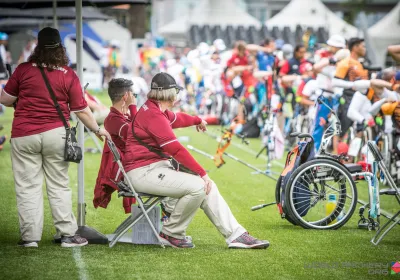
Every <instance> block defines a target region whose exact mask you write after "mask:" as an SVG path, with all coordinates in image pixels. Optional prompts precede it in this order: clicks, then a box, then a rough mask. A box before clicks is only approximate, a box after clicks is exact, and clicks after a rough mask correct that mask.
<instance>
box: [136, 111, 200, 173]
mask: <svg viewBox="0 0 400 280" xmlns="http://www.w3.org/2000/svg"><path fill="white" fill-rule="evenodd" d="M135 119H136V116H135V118H134V119H133V120H132V134H133V137H135V139H136V141H138V142H139V144H140V145H142V146H144V147H146V148H147V149H148V150H149V151H150V152H153V153H155V154H157V155H159V156H160V157H162V158H165V159H168V160H169V161H170V162H171V164H172V167H173V168H174V169H175V170H176V171H182V172H185V173H189V174H192V175H196V176H198V175H199V174H197V173H195V172H193V171H192V170H190V169H189V168H187V167H186V166H184V165H182V164H180V163H179V162H178V161H177V160H176V159H174V158H173V157H172V156H169V155H166V154H164V153H163V152H162V151H161V150H160V149H157V148H155V147H152V146H150V145H148V144H146V143H144V142H143V141H142V140H141V139H140V138H139V137H137V135H136V134H135V131H134V126H135V125H134V122H135Z"/></svg>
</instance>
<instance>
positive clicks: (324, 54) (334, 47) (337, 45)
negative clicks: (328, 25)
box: [314, 34, 346, 62]
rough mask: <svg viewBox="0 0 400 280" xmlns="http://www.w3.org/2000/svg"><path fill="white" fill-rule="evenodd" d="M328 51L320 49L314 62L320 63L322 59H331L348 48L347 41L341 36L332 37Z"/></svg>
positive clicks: (328, 42) (329, 40)
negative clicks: (341, 50)
mask: <svg viewBox="0 0 400 280" xmlns="http://www.w3.org/2000/svg"><path fill="white" fill-rule="evenodd" d="M326 44H327V45H328V46H327V48H326V49H320V50H318V51H316V52H315V55H314V61H315V62H319V61H320V60H321V59H322V58H331V57H332V56H333V55H334V54H335V53H336V52H337V51H339V50H340V49H345V48H346V40H345V39H344V38H343V37H342V36H340V35H337V34H335V35H332V36H331V37H330V38H329V39H328V41H326Z"/></svg>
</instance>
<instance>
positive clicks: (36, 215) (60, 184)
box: [11, 127, 77, 241]
mask: <svg viewBox="0 0 400 280" xmlns="http://www.w3.org/2000/svg"><path fill="white" fill-rule="evenodd" d="M64 145H65V128H64V127H59V128H56V129H52V130H50V131H46V132H43V133H39V134H35V135H30V136H25V137H18V138H12V139H11V148H12V150H11V160H12V168H13V172H14V180H15V192H16V195H17V207H18V215H19V226H20V231H21V238H22V240H24V241H40V240H41V237H42V230H43V191H42V187H43V178H44V177H45V179H46V190H47V196H48V198H49V202H50V208H51V213H52V216H53V221H54V225H55V227H56V230H57V236H73V235H74V234H75V232H76V230H77V224H76V220H75V217H74V214H73V213H72V199H71V189H70V188H69V178H68V166H69V163H68V162H65V161H64Z"/></svg>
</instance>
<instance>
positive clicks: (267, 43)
mask: <svg viewBox="0 0 400 280" xmlns="http://www.w3.org/2000/svg"><path fill="white" fill-rule="evenodd" d="M272 41H273V40H272V39H271V38H265V39H264V41H262V42H261V45H262V46H265V45H269V44H270V43H271V42H272Z"/></svg>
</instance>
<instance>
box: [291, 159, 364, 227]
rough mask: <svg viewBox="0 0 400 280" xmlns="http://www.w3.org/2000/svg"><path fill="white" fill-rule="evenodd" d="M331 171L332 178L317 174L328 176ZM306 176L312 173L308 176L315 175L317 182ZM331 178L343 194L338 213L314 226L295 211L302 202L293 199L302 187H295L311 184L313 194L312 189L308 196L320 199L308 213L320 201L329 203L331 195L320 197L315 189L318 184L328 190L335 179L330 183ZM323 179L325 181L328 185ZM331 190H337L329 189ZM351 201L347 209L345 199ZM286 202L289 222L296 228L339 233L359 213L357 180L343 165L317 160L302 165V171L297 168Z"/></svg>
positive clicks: (318, 221) (324, 194)
mask: <svg viewBox="0 0 400 280" xmlns="http://www.w3.org/2000/svg"><path fill="white" fill-rule="evenodd" d="M324 168H325V169H324ZM320 170H322V171H320ZM324 170H325V171H324ZM329 170H330V171H331V175H330V177H329V176H325V177H322V176H319V174H318V172H322V173H324V172H326V173H327V174H328V172H329ZM307 172H309V173H308V174H311V175H312V179H314V181H312V180H310V177H308V176H309V175H308V174H307ZM310 172H315V173H310ZM334 172H335V173H334ZM322 173H321V174H322ZM314 175H315V177H314ZM302 176H307V177H302ZM331 177H332V178H334V180H336V181H335V182H336V183H335V185H336V184H338V186H339V188H340V192H339V194H340V196H339V200H338V203H337V204H336V206H335V211H332V212H331V214H329V215H328V216H326V217H324V218H322V219H319V220H317V221H315V222H310V221H307V218H306V217H305V216H302V215H301V214H302V213H300V214H299V213H298V211H297V209H296V207H298V206H295V204H299V202H296V200H295V199H296V198H295V196H294V195H293V192H294V191H295V190H298V189H299V186H298V185H297V186H296V184H297V182H300V184H302V185H303V186H304V184H303V183H305V182H307V183H306V184H308V185H311V184H312V185H313V187H314V190H313V191H310V189H309V190H308V192H309V193H310V194H311V195H314V196H315V195H316V196H318V197H319V198H318V199H316V198H314V201H315V200H317V202H316V203H315V205H312V203H310V205H312V206H310V207H309V208H308V209H311V208H312V207H314V206H316V204H317V203H318V200H319V201H323V200H326V199H327V198H326V196H327V194H328V193H325V190H324V191H322V190H321V194H317V193H316V192H315V189H316V188H315V187H316V183H315V182H317V184H318V183H320V182H322V183H321V186H323V185H328V186H329V184H326V182H327V181H329V182H330V181H331V180H332V179H329V178H331ZM305 178H307V180H305ZM324 179H326V181H325V180H324ZM301 180H303V181H301ZM308 181H312V182H308ZM341 181H342V182H341ZM301 182H303V183H301ZM343 182H344V187H343ZM347 182H348V184H349V188H350V189H351V195H352V196H351V197H350V196H349V194H348V192H347V190H346V185H347ZM339 183H340V184H339ZM296 188H297V189H296ZM317 189H318V188H317ZM321 189H324V188H321ZM329 189H330V190H332V189H334V188H332V187H331V186H329ZM306 191H307V190H306ZM328 191H329V190H328ZM343 194H344V195H343ZM303 195H304V194H303ZM342 195H343V196H342ZM348 198H350V199H351V200H350V205H345V203H346V199H348ZM297 199H298V198H297ZM285 200H286V205H287V207H286V210H287V216H290V219H291V220H293V221H294V222H295V223H296V224H297V225H300V226H301V227H303V228H306V229H319V230H326V229H338V228H340V227H342V226H343V225H345V224H346V223H347V221H348V220H349V219H350V218H351V217H352V215H353V213H354V211H355V209H356V206H357V188H356V184H355V182H354V180H353V179H352V177H351V174H350V172H349V171H348V170H347V169H346V167H344V166H343V165H342V164H340V163H339V162H337V161H335V160H333V159H329V158H316V159H313V160H311V161H309V162H307V163H305V164H303V165H301V166H300V167H298V168H297V169H296V171H295V172H294V173H293V174H292V175H291V176H290V178H289V181H288V186H287V190H286V193H285ZM310 202H311V198H310ZM345 208H346V209H345ZM307 211H309V210H307ZM345 211H346V213H345V214H344V216H343V217H342V218H341V219H340V220H338V221H337V222H335V223H332V222H333V221H336V220H337V218H338V217H339V215H340V214H341V213H343V212H345ZM303 212H304V211H303ZM306 215H307V214H306Z"/></svg>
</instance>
